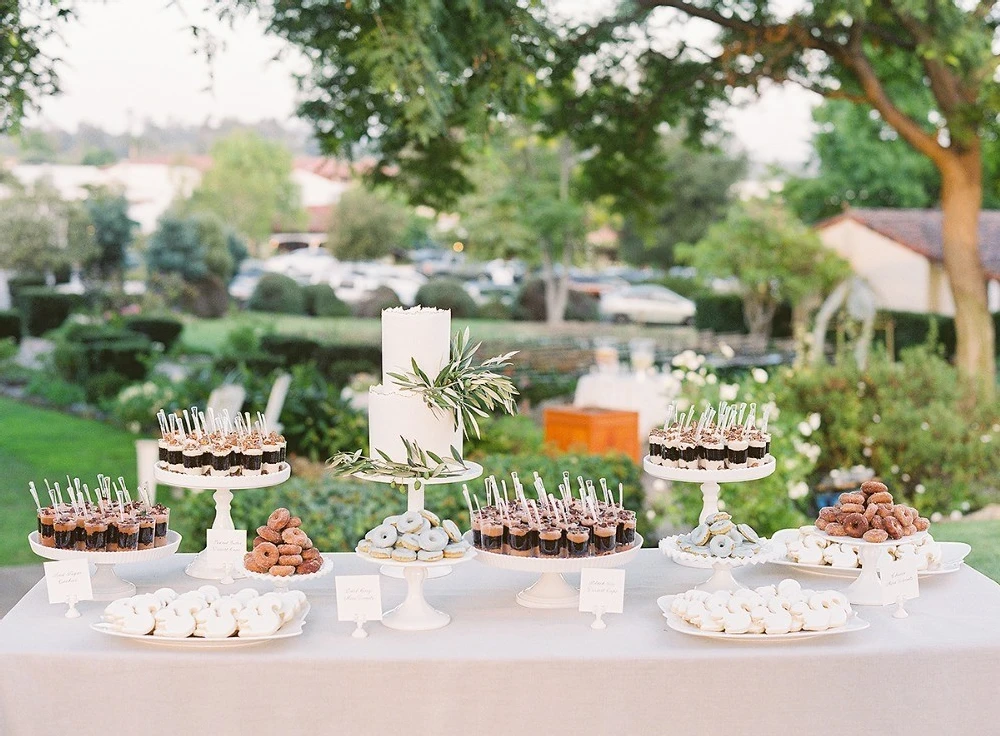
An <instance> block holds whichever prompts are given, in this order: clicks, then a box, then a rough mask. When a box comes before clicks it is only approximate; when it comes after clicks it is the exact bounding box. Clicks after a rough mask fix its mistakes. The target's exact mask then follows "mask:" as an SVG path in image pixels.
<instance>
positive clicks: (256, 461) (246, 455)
mask: <svg viewBox="0 0 1000 736" xmlns="http://www.w3.org/2000/svg"><path fill="white" fill-rule="evenodd" d="M263 466H264V451H263V450H262V449H261V448H260V447H259V446H257V447H253V446H250V447H244V448H243V475H260V473H261V470H262V469H263Z"/></svg>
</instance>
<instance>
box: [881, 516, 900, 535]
mask: <svg viewBox="0 0 1000 736" xmlns="http://www.w3.org/2000/svg"><path fill="white" fill-rule="evenodd" d="M882 522H883V524H885V531H886V532H887V533H888V535H889V537H890V538H891V539H902V538H903V525H902V524H900V523H899V521H897V520H896V517H895V516H887V517H886V518H885V519H883V520H882Z"/></svg>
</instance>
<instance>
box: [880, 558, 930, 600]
mask: <svg viewBox="0 0 1000 736" xmlns="http://www.w3.org/2000/svg"><path fill="white" fill-rule="evenodd" d="M878 577H879V582H880V583H881V585H882V605H888V604H890V603H896V602H898V601H901V600H910V599H911V598H917V597H918V596H919V595H920V582H919V580H920V578H919V576H918V575H917V560H916V557H915V556H914V555H906V556H905V557H902V558H900V559H898V560H892V561H888V560H886V561H885V562H883V563H882V564H881V565H879V568H878Z"/></svg>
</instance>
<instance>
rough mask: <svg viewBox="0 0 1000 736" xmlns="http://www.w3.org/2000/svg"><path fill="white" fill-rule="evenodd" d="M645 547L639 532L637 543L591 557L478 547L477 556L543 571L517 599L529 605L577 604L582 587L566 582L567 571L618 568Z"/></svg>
mask: <svg viewBox="0 0 1000 736" xmlns="http://www.w3.org/2000/svg"><path fill="white" fill-rule="evenodd" d="M465 541H466V542H468V543H469V544H470V545H471V544H472V532H466V534H465ZM640 549H642V536H641V535H639V534H636V535H635V544H634V545H633V546H632V547H630V548H628V549H627V550H624V551H622V552H615V553H614V554H610V555H594V556H591V557H572V558H570V557H557V558H553V559H549V558H545V557H517V556H515V555H504V554H497V553H496V552H484V551H483V550H477V551H478V552H479V554H477V555H476V560H478V561H479V562H481V563H483V564H484V565H489V566H490V567H495V568H498V569H500V570H515V571H517V572H535V573H540V576H539V578H538V580H536V581H535V582H534V583H532V584H531V585H530V586H528V587H527V588H525V589H524V590H522V591H520V592H519V593H518V594H517V596H515V600H517V602H518V604H520V605H522V606H524V607H525V608H576V607H577V605H578V604H579V601H580V591H579V590H577V589H576V588H574V587H573V586H572V585H570V584H569V583H567V582H566V579H565V578H564V577H563V575H564V574H567V573H578V572H580V571H581V570H583V569H584V568H614V567H622V566H623V565H627V564H628V563H629V562H631V561H632V560H633V559H635V556H636V555H637V554H638V553H639V550H640Z"/></svg>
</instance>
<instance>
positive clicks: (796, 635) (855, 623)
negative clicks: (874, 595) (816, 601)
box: [656, 595, 871, 643]
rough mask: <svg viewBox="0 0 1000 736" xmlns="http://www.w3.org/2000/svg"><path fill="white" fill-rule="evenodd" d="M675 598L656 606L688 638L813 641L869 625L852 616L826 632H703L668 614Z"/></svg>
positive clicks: (659, 600)
mask: <svg viewBox="0 0 1000 736" xmlns="http://www.w3.org/2000/svg"><path fill="white" fill-rule="evenodd" d="M674 597H675V596H672V595H664V596H660V597H659V598H657V599H656V605H657V606H659V608H660V610H661V611H662V612H663V617H664V618H665V619H667V626H669V627H670V628H671V629H673V630H674V631H678V632H680V633H681V634H687V635H688V636H700V637H702V638H704V639H726V640H728V641H750V642H757V643H760V642H778V641H784V642H788V641H799V640H801V639H815V638H816V637H820V636H836V635H837V634H850V633H851V632H854V631H863V630H865V629H867V628H868V627H869V626H870V625H871V624H869V623H868V622H867V621H865V620H863V619H860V618H858V615H857V614H854V615H853V616H851V618H849V619H848V620H847V623H846V624H845V625H844V626H838V627H837V628H835V629H827V630H826V631H790V632H788V633H787V634H727V633H726V632H725V631H703V630H701V629H699V628H698V627H697V626H695V625H694V624H689V623H688V622H687V621H685V620H684V619H682V618H681V617H680V616H678V615H677V614H675V613H671V612H670V601H671V600H673V598H674Z"/></svg>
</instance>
